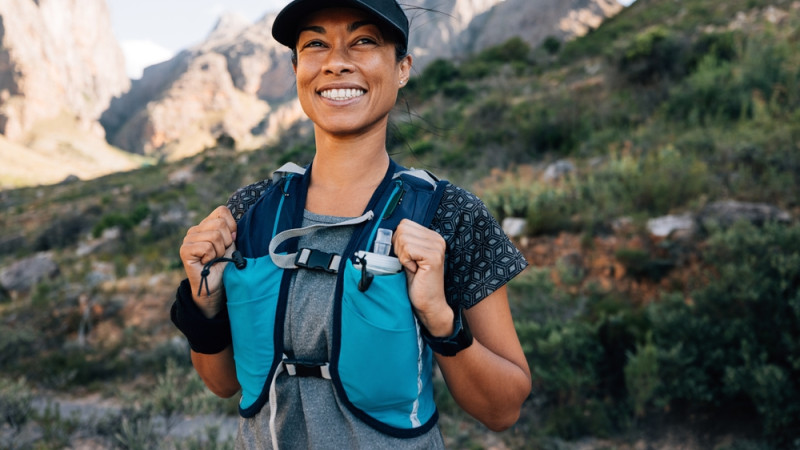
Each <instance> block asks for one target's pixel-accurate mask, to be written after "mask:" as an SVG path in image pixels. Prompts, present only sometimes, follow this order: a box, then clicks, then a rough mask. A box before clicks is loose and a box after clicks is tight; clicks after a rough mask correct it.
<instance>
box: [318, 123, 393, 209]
mask: <svg viewBox="0 0 800 450" xmlns="http://www.w3.org/2000/svg"><path fill="white" fill-rule="evenodd" d="M316 131H317V133H316V138H315V139H316V144H317V151H316V154H315V156H314V163H313V165H312V167H311V184H310V185H309V187H308V196H307V198H306V209H308V210H309V211H311V212H314V213H317V214H323V215H331V216H340V217H356V216H359V215H361V214H363V212H364V208H365V207H366V206H367V204H368V203H369V199H370V198H371V197H372V194H373V192H375V189H376V188H377V187H378V185H380V183H381V181H382V180H383V177H384V176H385V175H386V171H387V170H388V168H389V154H388V153H386V144H385V142H386V131H385V128H384V129H383V132H382V133H381V132H379V133H374V134H366V135H364V134H361V135H359V136H357V137H348V136H338V135H331V134H328V133H320V132H319V131H320V130H316Z"/></svg>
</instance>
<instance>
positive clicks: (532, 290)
mask: <svg viewBox="0 0 800 450" xmlns="http://www.w3.org/2000/svg"><path fill="white" fill-rule="evenodd" d="M798 40H800V2H797V1H788V0H787V1H781V0H772V1H768V0H732V1H728V2H724V3H723V2H713V3H712V2H705V1H700V0H691V1H683V2H675V1H672V0H638V1H637V2H636V3H635V4H634V5H633V6H632V7H629V8H627V9H625V10H624V11H622V12H621V13H620V14H619V15H617V16H615V17H614V18H613V19H610V20H609V21H607V22H605V23H604V24H603V25H601V26H600V27H598V28H597V29H595V30H593V31H591V32H590V33H589V34H588V35H587V36H585V37H583V38H580V39H576V40H574V41H570V42H566V43H562V42H561V41H560V40H558V39H555V38H554V39H546V40H545V41H544V42H543V43H542V45H540V46H535V47H531V46H529V45H528V44H527V43H526V42H524V41H523V40H521V39H512V40H509V41H506V42H505V43H503V44H501V45H499V46H496V47H491V48H488V49H486V50H483V51H481V52H479V53H477V54H474V55H471V56H469V57H461V58H450V59H447V60H438V61H432V62H431V63H430V64H429V65H428V66H427V67H426V68H425V69H424V70H422V71H420V73H419V75H417V76H416V77H415V78H413V79H412V82H411V83H410V84H409V86H407V88H405V89H404V90H403V91H402V98H401V99H400V101H399V102H398V107H397V109H396V111H395V113H394V116H393V123H394V125H393V128H392V131H393V133H392V137H391V140H390V143H389V146H390V151H391V153H392V155H393V157H394V158H395V159H397V160H398V161H399V162H401V163H404V164H405V165H408V166H414V167H424V168H427V169H429V170H431V171H433V172H435V173H437V174H439V175H442V176H444V177H446V178H449V179H451V180H452V181H454V182H456V183H458V184H461V185H463V186H465V187H469V188H471V189H473V190H474V191H475V192H477V193H479V194H480V196H481V198H482V199H483V200H484V201H485V202H486V203H487V205H488V206H489V207H490V208H491V209H492V210H493V211H494V213H495V214H496V215H497V217H498V218H499V219H501V220H502V219H506V218H524V219H526V221H525V222H524V226H523V227H522V229H521V231H520V232H519V233H520V234H519V235H517V237H515V240H516V241H517V242H518V244H519V246H520V247H521V249H522V250H523V251H524V253H525V255H526V257H527V258H528V260H529V261H530V262H531V264H532V267H531V268H530V269H528V271H526V273H524V274H523V275H522V276H520V277H519V278H518V279H516V280H514V281H513V282H512V283H511V285H510V287H509V296H510V297H509V298H510V302H511V307H512V310H513V312H514V318H515V321H516V325H517V330H518V333H519V335H520V338H521V340H522V343H523V347H524V350H525V352H526V355H527V357H528V360H529V363H530V365H531V368H532V370H533V377H534V394H533V395H532V396H531V398H530V400H529V402H528V403H527V404H526V407H525V410H524V412H523V416H522V418H521V419H520V421H519V423H518V424H517V425H516V426H515V427H513V428H512V429H511V430H509V431H507V432H504V433H488V432H487V431H486V430H485V429H483V428H482V427H480V426H478V425H477V424H475V422H474V421H472V420H471V419H469V418H468V417H466V416H465V415H464V414H463V413H461V412H460V411H459V410H458V409H457V407H456V406H455V405H454V403H453V402H452V399H450V398H449V397H448V395H447V394H446V392H444V391H442V390H441V389H440V390H439V393H438V404H439V406H440V409H441V410H442V413H443V419H442V429H443V433H444V434H445V437H446V440H447V443H448V445H449V446H450V447H452V448H488V447H493V448H520V449H522V448H689V449H703V448H758V449H762V448H763V449H769V448H797V446H798V444H797V443H798V439H800V434H798V431H797V430H799V429H800V423H798V419H797V418H798V417H800V407H799V406H797V405H800V397H798V395H800V394H798V393H800V385H798V383H799V381H798V380H800V366H798V363H797V361H800V347H799V346H798V342H800V223H799V222H798V217H800V204H799V203H798V196H797V192H799V191H800V148H798V147H800V87H799V86H800V60H798V58H800V54H798V53H797V52H796V50H795V49H796V48H797V42H798ZM312 142H313V141H312V137H311V136H310V134H309V133H308V130H307V128H306V127H304V126H302V125H299V126H297V127H294V128H292V129H290V130H288V132H287V133H285V134H283V135H282V137H281V139H280V142H278V143H277V144H275V145H270V146H265V147H263V148H260V149H259V150H256V151H253V152H241V151H237V150H236V149H235V148H233V147H234V146H233V145H232V143H231V142H230V140H229V139H225V138H223V139H220V140H219V141H218V142H217V143H216V144H214V145H212V146H210V147H209V148H207V149H206V150H205V151H203V152H202V153H200V154H198V155H194V156H191V157H188V158H185V159H182V160H180V161H175V162H171V163H161V164H157V165H153V166H149V167H145V168H142V169H140V170H137V171H133V172H129V173H122V174H115V175H109V176H105V177H102V178H99V179H97V180H93V181H73V182H69V183H62V184H59V185H57V186H49V187H37V188H27V189H18V190H7V191H2V192H0V210H1V211H3V214H2V216H0V217H1V218H0V285H2V286H3V289H0V322H1V325H0V366H2V372H1V373H0V402H6V403H5V404H6V405H16V406H15V407H16V408H17V409H14V410H13V411H18V412H19V413H18V414H17V415H16V416H14V419H15V420H16V421H9V422H8V424H9V425H5V426H3V427H2V428H0V442H4V441H3V439H14V438H18V439H23V440H24V438H25V437H26V436H27V437H28V438H29V437H30V436H38V437H42V436H45V433H47V434H46V435H47V436H49V439H50V440H51V441H52V442H54V444H53V446H56V447H58V446H65V445H66V444H65V443H66V442H70V440H72V441H74V440H75V439H84V440H89V441H91V442H94V443H97V442H100V443H101V444H100V445H102V444H106V445H110V444H109V443H113V444H115V445H120V446H125V445H127V446H128V447H130V446H132V443H134V442H135V439H140V440H139V441H136V442H139V443H143V444H142V445H143V446H144V447H147V446H148V444H150V445H155V443H156V442H160V441H158V430H157V429H156V428H157V427H156V426H155V425H153V424H154V423H160V422H158V421H157V420H156V418H159V417H160V418H162V419H163V420H165V421H166V422H167V424H168V425H169V424H172V425H174V421H175V420H177V419H176V417H179V416H180V415H182V414H183V413H186V412H197V411H206V412H208V411H211V412H213V413H215V414H226V413H230V412H231V410H232V407H231V404H229V403H226V402H220V401H214V400H210V399H209V398H208V397H207V395H204V394H200V392H201V391H202V390H201V389H200V388H199V387H198V384H197V381H198V380H197V378H196V377H195V376H193V375H192V372H191V369H190V368H189V362H188V358H187V357H186V352H187V349H186V346H185V344H184V343H183V341H182V340H181V339H180V338H177V336H178V333H177V331H175V330H174V328H173V327H172V326H171V324H170V323H169V321H168V319H167V312H168V309H169V306H170V302H171V298H172V295H173V292H174V287H175V285H176V283H177V282H178V280H179V279H180V278H181V270H180V261H179V259H178V255H177V249H178V246H179V245H180V241H181V239H182V237H183V234H184V233H185V230H186V228H187V227H189V226H191V225H193V224H194V223H196V222H197V221H198V220H199V219H200V218H202V217H204V216H205V214H207V212H208V211H210V210H211V209H213V207H214V206H215V205H217V204H220V203H224V202H225V200H226V199H227V197H228V195H230V193H231V192H233V191H234V190H235V189H236V188H237V187H239V186H242V185H245V184H248V183H252V182H255V181H257V180H260V179H263V178H265V177H266V176H268V174H269V173H270V171H271V170H273V169H274V168H275V167H278V166H279V165H280V164H282V163H283V162H285V161H289V160H292V161H296V162H299V163H305V162H308V161H309V159H310V158H311V156H312V154H313V147H312ZM664 226H666V228H664ZM38 330H42V331H41V332H40V331H38ZM168 361H173V362H168ZM23 375H24V376H25V379H24V380H21V379H20V378H19V377H21V376H23ZM438 383H439V384H438V386H439V388H442V387H443V385H442V382H441V380H439V381H438ZM169 392H173V394H168V393H169ZM41 393H48V394H51V395H60V396H67V395H77V396H85V395H88V394H95V395H100V396H102V397H104V398H109V399H115V400H116V401H117V402H119V403H120V404H121V413H120V414H119V415H118V416H113V417H109V418H107V420H105V421H99V422H93V423H91V424H90V425H86V424H84V425H82V427H78V426H76V425H74V424H72V423H71V422H69V420H67V419H66V418H63V417H62V418H54V417H53V414H52V412H51V414H50V415H46V414H44V413H34V412H32V411H31V410H30V408H28V409H26V408H25V405H29V404H30V401H31V397H32V396H34V395H36V394H41ZM134 398H135V399H136V401H134V400H133V399H134ZM8 411H12V409H8ZM15 424H16V425H15ZM167 428H170V426H167ZM37 433H38V434H37ZM81 433H82V434H81ZM76 436H77V437H76ZM214 436H216V435H215V434H214V431H213V430H206V435H205V437H206V438H209V439H210V438H213V437H214ZM59 439H61V440H60V441H59ZM192 442H194V443H195V444H197V441H192ZM59 443H61V444H59ZM186 445H189V444H188V443H187V444H186Z"/></svg>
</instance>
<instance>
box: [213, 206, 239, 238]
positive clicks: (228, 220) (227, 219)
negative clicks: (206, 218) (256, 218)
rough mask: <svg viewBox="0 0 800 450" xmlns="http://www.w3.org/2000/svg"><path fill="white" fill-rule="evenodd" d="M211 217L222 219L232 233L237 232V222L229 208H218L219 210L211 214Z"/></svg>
mask: <svg viewBox="0 0 800 450" xmlns="http://www.w3.org/2000/svg"><path fill="white" fill-rule="evenodd" d="M211 216H213V217H216V218H218V219H222V220H223V222H224V223H225V227H226V228H227V229H228V230H230V232H231V233H234V232H236V220H234V218H233V215H232V214H231V211H230V210H229V209H228V207H227V206H219V207H217V209H215V210H214V212H212V213H211Z"/></svg>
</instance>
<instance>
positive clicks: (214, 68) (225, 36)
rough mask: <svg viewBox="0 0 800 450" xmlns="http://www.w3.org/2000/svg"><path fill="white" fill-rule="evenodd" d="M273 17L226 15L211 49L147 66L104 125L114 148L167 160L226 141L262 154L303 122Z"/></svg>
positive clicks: (206, 46)
mask: <svg viewBox="0 0 800 450" xmlns="http://www.w3.org/2000/svg"><path fill="white" fill-rule="evenodd" d="M273 20H274V16H272V15H267V16H265V17H264V18H263V19H261V20H260V21H258V22H256V23H255V24H249V23H247V22H246V20H244V19H243V18H241V17H238V16H231V15H228V16H224V17H223V18H221V19H220V21H219V22H218V24H217V26H216V27H215V29H214V30H213V31H212V32H211V34H210V35H209V36H208V38H207V39H206V41H205V42H203V43H202V44H200V45H197V46H195V47H193V48H190V49H187V50H185V51H183V52H181V53H180V54H178V55H176V56H175V57H174V58H173V59H171V60H169V61H166V62H164V63H161V64H158V65H155V66H151V67H148V68H147V69H145V71H144V74H143V76H142V78H141V79H140V80H137V81H134V82H133V85H132V87H131V90H130V91H129V92H128V93H127V94H125V95H123V96H122V97H120V98H118V99H115V100H114V101H113V102H112V103H111V107H110V108H109V110H108V111H106V112H105V113H104V114H103V117H102V119H101V123H102V124H103V126H104V127H105V129H106V132H107V135H108V138H109V142H111V143H112V144H114V145H116V146H118V147H121V148H124V149H126V150H128V151H131V152H134V153H138V154H144V155H158V156H162V157H170V158H174V157H180V156H186V155H190V154H193V153H197V152H198V151H200V150H202V149H203V148H205V147H207V146H210V145H213V144H214V143H215V142H216V139H217V138H218V137H219V136H221V135H223V134H225V135H228V136H230V137H232V138H233V139H234V140H235V141H236V142H237V143H238V144H239V145H240V146H244V147H255V146H258V145H260V144H262V143H264V142H265V141H267V140H269V138H270V137H272V136H274V135H275V134H276V132H277V131H278V128H280V126H281V123H277V124H275V123H270V117H272V118H273V119H275V118H283V120H284V121H285V123H286V124H291V123H294V122H295V121H297V120H299V119H300V117H301V115H302V114H301V112H300V109H299V107H298V106H297V105H295V104H294V102H287V99H290V98H292V97H293V86H294V76H293V72H292V67H291V61H290V55H289V52H288V51H287V50H286V49H284V48H283V47H282V46H281V45H280V44H278V43H277V42H275V41H274V40H273V39H272V36H271V34H270V30H271V28H272V21H273Z"/></svg>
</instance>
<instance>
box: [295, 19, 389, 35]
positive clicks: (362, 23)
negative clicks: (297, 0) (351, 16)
mask: <svg viewBox="0 0 800 450" xmlns="http://www.w3.org/2000/svg"><path fill="white" fill-rule="evenodd" d="M367 25H374V26H375V27H378V24H376V23H375V22H373V21H371V20H359V21H357V22H353V23H351V24H350V25H348V26H347V31H348V32H350V33H352V32H353V31H356V30H357V29H359V28H361V27H365V26H367ZM378 28H379V27H378ZM304 31H312V32H314V33H319V34H326V31H325V28H323V27H321V26H319V25H310V26H307V27H303V28H300V29H299V30H297V35H298V36H300V34H301V33H302V32H304Z"/></svg>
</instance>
